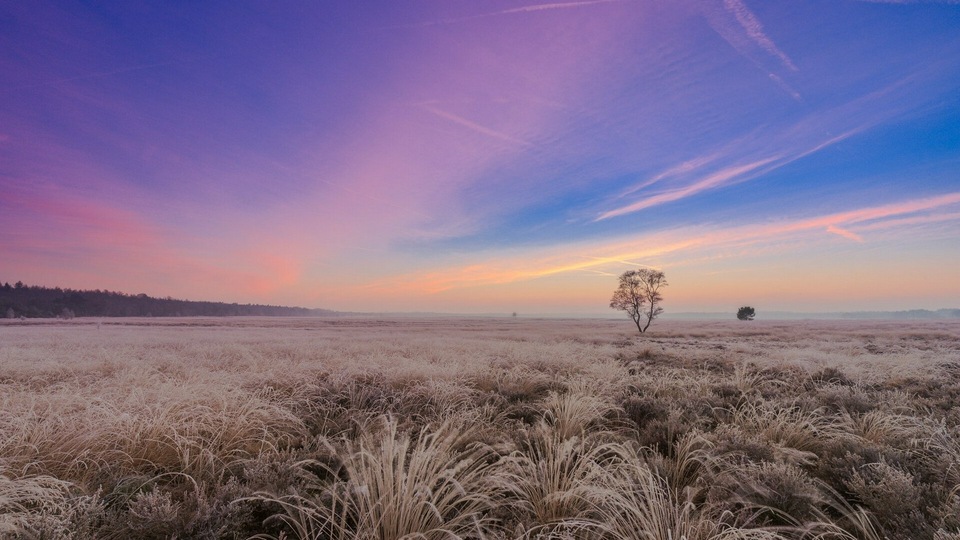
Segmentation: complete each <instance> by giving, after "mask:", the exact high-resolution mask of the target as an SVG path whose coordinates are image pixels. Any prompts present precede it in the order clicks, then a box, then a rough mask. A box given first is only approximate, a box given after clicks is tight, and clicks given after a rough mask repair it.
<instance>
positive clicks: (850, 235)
mask: <svg viewBox="0 0 960 540" xmlns="http://www.w3.org/2000/svg"><path fill="white" fill-rule="evenodd" d="M827 232H828V233H833V234H836V235H837V236H842V237H844V238H847V239H849V240H853V241H854V242H861V243H862V242H863V237H862V236H860V235H859V234H857V233H855V232H852V231H848V230H847V229H841V228H840V227H837V226H836V225H827Z"/></svg>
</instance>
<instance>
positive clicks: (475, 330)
mask: <svg viewBox="0 0 960 540" xmlns="http://www.w3.org/2000/svg"><path fill="white" fill-rule="evenodd" d="M958 404H960V323H958V322H844V321H818V322H795V321H788V322H783V321H781V322H763V321H753V322H740V321H731V322H692V321H685V322H671V321H657V322H656V323H655V324H654V325H653V327H652V328H651V330H650V332H649V333H648V334H645V335H643V336H640V335H638V334H636V332H631V324H630V322H629V321H628V320H626V319H624V320H622V321H621V320H617V321H613V320H609V321H607V320H595V321H590V320H528V319H522V318H519V319H492V318H491V319H480V318H477V319H467V318H432V319H413V318H410V319H400V318H397V319H381V320H374V319H359V318H357V319H351V318H343V319H286V318H283V319H281V318H277V319H265V318H264V319H247V318H237V319H104V320H102V321H97V320H93V319H75V320H71V321H57V322H53V321H47V322H40V321H27V322H18V321H2V322H0V537H2V538H50V539H53V538H56V539H60V538H78V539H79V538H108V539H109V538H116V539H125V538H157V539H161V538H226V539H240V538H275V539H279V538H302V539H305V538H310V539H338V540H344V539H354V538H356V539H363V540H374V539H391V540H393V539H396V540H399V539H426V540H433V539H437V540H440V539H449V538H477V539H491V540H492V539H508V538H509V539H522V538H523V539H525V538H530V539H533V538H584V539H638V540H639V539H643V540H667V539H671V540H680V539H687V540H706V539H725V540H729V539H737V538H748V539H766V538H823V539H863V540H869V539H879V538H889V539H891V540H897V539H933V538H936V539H938V540H948V539H960V408H958Z"/></svg>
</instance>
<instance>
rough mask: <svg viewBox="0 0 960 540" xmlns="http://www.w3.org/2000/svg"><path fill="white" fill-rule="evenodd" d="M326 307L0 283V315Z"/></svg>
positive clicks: (231, 312)
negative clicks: (158, 296)
mask: <svg viewBox="0 0 960 540" xmlns="http://www.w3.org/2000/svg"><path fill="white" fill-rule="evenodd" d="M336 314H337V312H335V311H330V310H326V309H309V308H303V307H285V306H270V305H261V304H236V303H234V304H228V303H225V302H198V301H191V300H178V299H174V298H171V297H166V298H154V297H151V296H147V295H146V294H126V293H122V292H114V291H101V290H99V289H96V290H92V291H89V290H76V289H61V288H60V287H42V286H37V285H32V286H31V285H24V284H23V282H21V281H18V282H16V284H14V285H10V283H3V284H2V285H0V317H8V318H15V317H26V318H38V317H48V318H49V317H62V318H72V317H237V316H268V317H309V316H323V315H327V316H329V315H336Z"/></svg>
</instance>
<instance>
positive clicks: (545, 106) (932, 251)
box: [0, 0, 960, 316]
mask: <svg viewBox="0 0 960 540" xmlns="http://www.w3.org/2000/svg"><path fill="white" fill-rule="evenodd" d="M637 268H655V269H658V270H662V271H663V272H664V273H665V274H666V278H667V281H668V283H669V286H668V287H667V288H666V289H664V291H663V294H664V298H665V300H664V303H663V307H664V308H665V310H666V312H667V313H669V312H671V311H672V312H675V313H676V312H704V311H719V312H725V311H730V312H731V313H735V312H736V309H737V307H739V306H742V305H751V306H754V307H755V308H756V309H757V313H758V316H762V313H763V312H764V311H765V310H766V311H783V310H788V311H800V312H822V311H858V310H900V309H938V308H956V307H960V2H958V1H956V0H954V1H940V2H936V1H926V2H925V1H920V0H914V1H909V0H902V1H896V0H887V1H872V2H871V1H854V0H826V1H818V0H811V1H805V2H760V1H758V0H655V1H654V0H649V1H648V0H567V1H543V0H539V1H538V0H525V1H521V0H510V1H506V0H490V1H480V0H469V1H468V0H431V1H427V0H402V1H396V0H391V1H373V0H371V1H364V2H352V1H347V0H343V1H332V0H331V1H321V2H292V1H291V2H286V1H283V2H241V1H223V2H218V1H211V2H186V1H184V2H92V1H91V2H40V1H38V2H16V1H0V280H3V281H9V282H11V283H12V282H14V281H17V280H22V281H23V282H25V283H28V284H36V285H47V286H61V287H69V288H75V289H105V290H114V291H123V292H128V293H141V292H142V293H147V294H149V295H153V296H163V297H165V296H172V297H175V298H184V299H195V300H218V301H227V302H241V303H248V302H251V303H268V304H280V305H296V306H306V307H319V308H327V309H335V310H342V311H374V312H390V311H403V312H422V311H431V312H454V313H510V312H518V313H520V314H521V315H522V314H532V313H537V314H550V313H553V314H561V313H562V314H584V315H586V314H604V313H606V314H609V315H611V316H615V315H616V314H615V313H614V312H612V311H611V310H610V309H609V307H608V303H609V301H610V296H611V294H612V292H613V290H614V289H615V288H616V285H617V276H618V275H619V274H621V273H622V272H624V271H627V270H632V269H637Z"/></svg>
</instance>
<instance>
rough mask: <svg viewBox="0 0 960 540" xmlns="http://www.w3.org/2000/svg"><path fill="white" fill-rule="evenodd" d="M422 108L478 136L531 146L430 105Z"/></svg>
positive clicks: (528, 143)
mask: <svg viewBox="0 0 960 540" xmlns="http://www.w3.org/2000/svg"><path fill="white" fill-rule="evenodd" d="M423 108H424V109H425V110H427V111H429V112H430V113H432V114H435V115H437V116H439V117H440V118H443V119H445V120H449V121H451V122H453V123H455V124H459V125H461V126H463V127H465V128H468V129H471V130H473V131H475V132H477V133H480V134H482V135H486V136H487V137H492V138H494V139H499V140H501V141H503V142H508V143H512V144H517V145H520V146H533V144H532V143H530V142H527V141H524V140H522V139H518V138H516V137H511V136H510V135H507V134H506V133H501V132H499V131H497V130H495V129H490V128H488V127H486V126H481V125H480V124H478V123H476V122H472V121H470V120H467V119H466V118H463V117H460V116H457V115H455V114H453V113H448V112H446V111H442V110H440V109H438V108H436V107H433V106H430V105H424V106H423Z"/></svg>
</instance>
